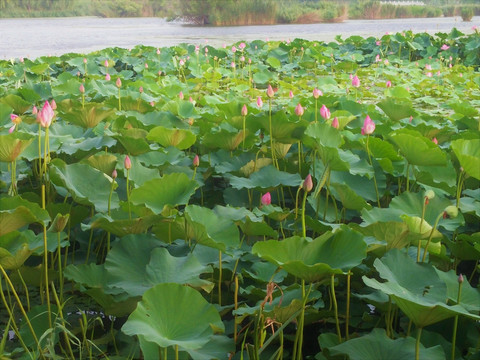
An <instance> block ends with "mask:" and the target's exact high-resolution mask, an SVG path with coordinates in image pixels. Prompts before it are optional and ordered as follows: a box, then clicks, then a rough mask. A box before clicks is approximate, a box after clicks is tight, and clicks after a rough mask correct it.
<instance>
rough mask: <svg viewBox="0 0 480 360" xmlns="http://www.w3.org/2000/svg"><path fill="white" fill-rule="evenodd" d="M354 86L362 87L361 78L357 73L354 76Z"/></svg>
mask: <svg viewBox="0 0 480 360" xmlns="http://www.w3.org/2000/svg"><path fill="white" fill-rule="evenodd" d="M352 86H353V87H357V88H358V87H360V79H359V78H358V76H357V75H355V76H354V77H353V78H352Z"/></svg>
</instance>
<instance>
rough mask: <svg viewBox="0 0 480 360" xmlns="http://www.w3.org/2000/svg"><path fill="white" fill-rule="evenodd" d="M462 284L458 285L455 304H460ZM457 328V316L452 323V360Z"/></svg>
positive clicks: (453, 358)
mask: <svg viewBox="0 0 480 360" xmlns="http://www.w3.org/2000/svg"><path fill="white" fill-rule="evenodd" d="M462 284H463V282H459V283H458V295H457V304H460V298H461V296H462ZM457 327H458V315H456V316H455V320H454V322H453V336H452V360H455V346H456V343H457Z"/></svg>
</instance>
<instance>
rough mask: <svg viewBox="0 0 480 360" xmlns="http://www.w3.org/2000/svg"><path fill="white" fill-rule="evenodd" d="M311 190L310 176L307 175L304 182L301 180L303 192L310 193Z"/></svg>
mask: <svg viewBox="0 0 480 360" xmlns="http://www.w3.org/2000/svg"><path fill="white" fill-rule="evenodd" d="M312 189H313V181H312V175H310V174H308V175H307V177H306V178H305V180H303V190H305V191H306V192H310V191H312Z"/></svg>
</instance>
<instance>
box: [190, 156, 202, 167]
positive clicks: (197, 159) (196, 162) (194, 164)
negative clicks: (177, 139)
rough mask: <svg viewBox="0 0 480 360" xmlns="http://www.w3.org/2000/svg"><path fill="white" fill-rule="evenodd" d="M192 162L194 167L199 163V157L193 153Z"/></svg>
mask: <svg viewBox="0 0 480 360" xmlns="http://www.w3.org/2000/svg"><path fill="white" fill-rule="evenodd" d="M192 164H193V166H194V167H198V165H200V158H199V157H198V155H195V157H194V158H193V161H192Z"/></svg>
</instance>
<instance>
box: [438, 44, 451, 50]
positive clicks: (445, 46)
mask: <svg viewBox="0 0 480 360" xmlns="http://www.w3.org/2000/svg"><path fill="white" fill-rule="evenodd" d="M448 49H450V46H448V45H447V44H443V45H442V47H441V48H440V50H443V51H445V50H448Z"/></svg>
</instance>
